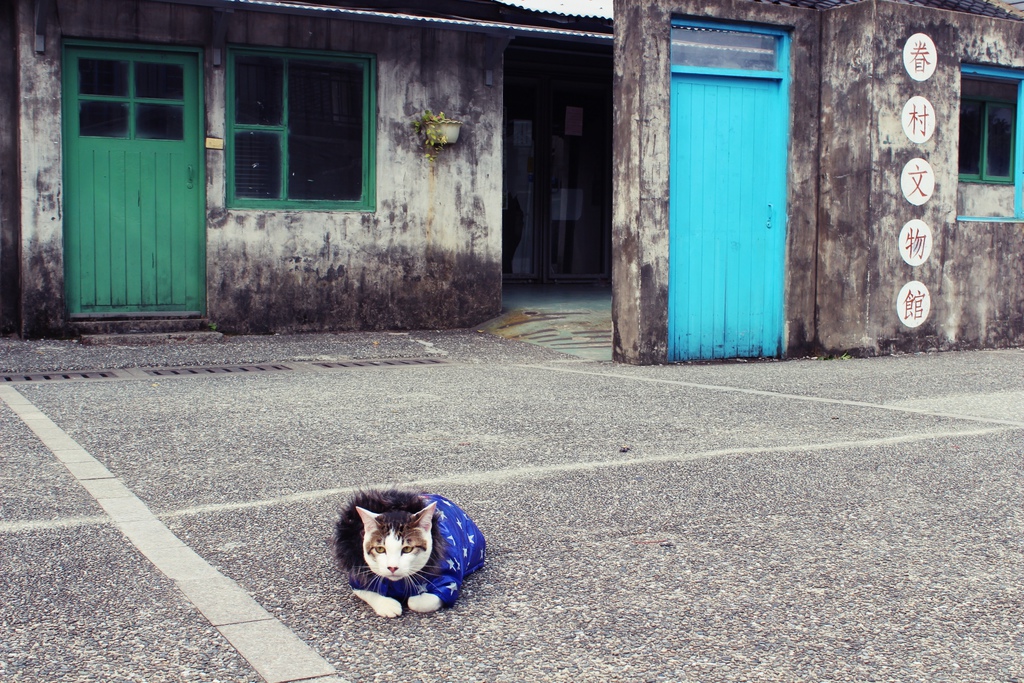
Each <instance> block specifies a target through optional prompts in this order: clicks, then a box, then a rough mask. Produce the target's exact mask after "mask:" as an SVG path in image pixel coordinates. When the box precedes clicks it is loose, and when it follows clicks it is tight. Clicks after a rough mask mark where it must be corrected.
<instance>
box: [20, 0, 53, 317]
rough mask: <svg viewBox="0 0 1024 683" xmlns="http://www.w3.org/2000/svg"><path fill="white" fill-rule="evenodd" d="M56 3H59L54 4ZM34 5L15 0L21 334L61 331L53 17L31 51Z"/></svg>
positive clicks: (24, 0)
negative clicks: (38, 47)
mask: <svg viewBox="0 0 1024 683" xmlns="http://www.w3.org/2000/svg"><path fill="white" fill-rule="evenodd" d="M58 4H59V3H58ZM34 5H35V3H33V2H31V0H19V2H18V3H17V12H18V36H17V49H18V62H17V69H18V79H19V91H18V118H19V121H18V151H19V162H20V165H19V171H18V173H19V184H20V192H21V207H20V208H21V214H20V217H19V218H20V221H21V312H22V329H21V332H22V334H24V335H26V336H42V335H46V334H62V333H63V332H64V330H65V321H64V317H65V316H64V252H63V244H64V238H63V223H62V220H63V207H62V205H61V201H62V193H61V189H62V184H61V135H60V101H61V100H60V73H61V70H60V40H61V37H60V35H59V33H58V29H57V25H58V21H57V18H56V16H51V17H50V20H49V21H48V22H47V30H46V52H45V53H43V54H39V53H36V52H35V51H34V42H35V28H34V24H33V18H34Z"/></svg>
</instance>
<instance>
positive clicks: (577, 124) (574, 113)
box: [565, 107, 583, 135]
mask: <svg viewBox="0 0 1024 683" xmlns="http://www.w3.org/2000/svg"><path fill="white" fill-rule="evenodd" d="M565 134H566V135H583V107H566V108H565Z"/></svg>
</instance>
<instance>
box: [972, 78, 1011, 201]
mask: <svg viewBox="0 0 1024 683" xmlns="http://www.w3.org/2000/svg"><path fill="white" fill-rule="evenodd" d="M961 86H962V93H963V94H962V96H961V99H960V142H959V171H960V180H962V181H965V182H976V183H990V184H1001V185H1012V184H1013V183H1014V170H1015V166H1016V164H1015V157H1016V154H1015V150H1016V137H1017V130H1016V129H1017V100H1016V94H1017V90H1018V83H1017V82H1015V81H1010V80H1001V79H994V78H979V77H967V76H965V77H964V78H963V80H962V81H961Z"/></svg>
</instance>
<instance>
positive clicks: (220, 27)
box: [213, 9, 234, 66]
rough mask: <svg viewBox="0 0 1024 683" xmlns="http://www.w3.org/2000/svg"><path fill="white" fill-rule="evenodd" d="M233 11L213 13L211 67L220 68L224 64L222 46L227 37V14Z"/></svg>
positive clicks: (219, 10) (220, 10)
mask: <svg viewBox="0 0 1024 683" xmlns="http://www.w3.org/2000/svg"><path fill="white" fill-rule="evenodd" d="M233 11H234V10H230V9H228V10H223V9H217V10H214V11H213V65H214V66H220V65H221V64H222V63H223V62H224V46H225V43H226V42H227V36H228V14H230V13H231V12H233Z"/></svg>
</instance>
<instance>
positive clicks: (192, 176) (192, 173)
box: [186, 164, 196, 190]
mask: <svg viewBox="0 0 1024 683" xmlns="http://www.w3.org/2000/svg"><path fill="white" fill-rule="evenodd" d="M195 181H196V169H195V168H193V167H192V164H189V165H188V184H187V185H186V187H187V188H188V189H190V190H191V189H192V187H193V186H194V185H195Z"/></svg>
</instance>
